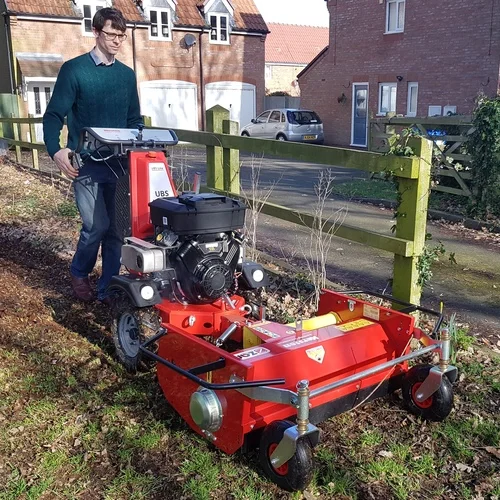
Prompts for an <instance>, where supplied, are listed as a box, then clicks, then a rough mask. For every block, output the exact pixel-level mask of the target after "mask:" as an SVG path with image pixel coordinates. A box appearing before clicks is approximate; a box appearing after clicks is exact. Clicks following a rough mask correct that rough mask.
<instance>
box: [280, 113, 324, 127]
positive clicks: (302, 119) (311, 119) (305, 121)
mask: <svg viewBox="0 0 500 500" xmlns="http://www.w3.org/2000/svg"><path fill="white" fill-rule="evenodd" d="M286 116H287V118H288V121H289V122H290V123H293V124H295V125H309V124H311V123H321V118H320V117H319V116H318V115H317V114H316V113H315V112H314V111H287V113H286Z"/></svg>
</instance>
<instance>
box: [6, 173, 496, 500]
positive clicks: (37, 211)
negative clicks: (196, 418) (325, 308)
mask: <svg viewBox="0 0 500 500" xmlns="http://www.w3.org/2000/svg"><path fill="white" fill-rule="evenodd" d="M18 184H19V183H18ZM30 189H34V190H35V186H34V185H33V184H32V185H30ZM46 191H47V186H45V185H44V186H43V189H40V193H41V196H42V197H41V198H37V200H39V201H35V200H34V199H32V200H30V199H27V201H26V203H23V200H22V199H21V198H16V199H14V202H13V200H12V199H9V198H7V199H4V200H3V204H2V198H1V197H2V194H1V193H0V214H2V217H3V216H4V215H5V214H6V212H5V211H3V210H2V208H4V207H5V206H6V204H7V205H8V204H9V203H10V205H12V203H13V206H14V208H16V207H17V208H16V210H18V212H17V213H18V215H17V216H16V217H18V218H17V219H16V221H17V222H16V223H19V226H20V227H22V225H23V224H27V225H26V226H25V227H28V228H29V227H31V226H29V224H32V223H33V217H42V218H43V217H46V218H47V220H46V222H45V227H52V225H55V222H57V223H60V222H61V220H62V221H63V222H64V223H65V224H67V227H69V228H70V231H71V232H72V233H74V234H76V231H75V228H76V227H77V221H76V220H74V219H72V210H74V208H72V207H71V206H70V205H66V204H65V199H64V197H63V196H62V195H61V197H59V198H54V197H47V199H46V200H45V201H44V198H43V196H45V194H44V193H45V192H46ZM54 207H60V208H59V209H57V210H59V214H58V215H57V217H60V218H59V219H54V217H53V215H52V214H54V212H53V211H51V210H56V209H55V208H54ZM33 214H34V215H33ZM28 215H29V216H28ZM9 217H10V216H9ZM24 217H26V218H24ZM43 220H45V219H43ZM23 221H25V222H23ZM26 221H27V222H26ZM37 225H38V223H37ZM23 234H24V235H26V236H29V234H30V233H29V232H26V233H23ZM55 236H57V235H55ZM22 241H24V240H23V239H22V238H21V239H14V240H13V241H9V240H7V239H3V240H2V241H1V242H0V243H1V245H2V247H1V248H7V249H9V248H10V249H12V250H14V249H15V250H16V251H17V250H18V249H19V248H20V245H21V243H22ZM9 245H10V247H9ZM30 248H35V250H36V252H38V247H35V246H33V247H30ZM36 252H35V253H34V254H33V255H28V256H27V257H25V258H24V260H23V256H24V255H27V254H26V252H24V253H23V252H22V251H17V252H11V255H14V254H15V257H16V258H13V257H12V258H11V260H9V261H6V262H7V264H8V265H6V266H4V267H2V272H1V273H0V304H8V306H7V307H4V308H1V307H0V313H1V314H0V482H1V484H2V486H1V487H0V500H19V499H29V500H35V499H44V498H66V499H71V500H72V499H75V498H100V499H110V500H115V499H116V500H119V499H120V500H121V499H138V500H139V499H140V500H156V499H160V498H161V499H166V500H174V499H175V500H176V499H179V498H184V499H186V500H191V499H193V500H203V499H207V500H212V499H219V498H221V499H224V498H226V499H236V500H271V499H272V500H274V499H277V500H302V499H303V498H308V499H310V498H317V499H318V500H327V499H328V500H329V499H332V498H339V499H342V500H344V499H353V500H354V499H363V498H377V499H379V498H380V499H384V500H385V499H388V500H389V499H408V500H424V499H429V498H436V499H438V498H447V497H449V498H475V497H478V498H479V495H482V496H483V497H484V498H485V499H486V498H488V499H489V498H493V497H494V496H495V495H497V496H499V495H500V461H499V460H498V459H496V458H495V457H494V456H493V455H492V454H491V453H489V452H488V451H487V450H486V448H488V447H493V448H494V449H498V448H500V426H499V418H498V407H499V406H500V361H498V360H497V358H496V357H495V356H494V355H493V353H492V352H488V353H487V354H485V353H483V352H482V351H480V350H478V346H477V345H475V344H474V343H473V339H472V337H470V336H469V335H467V332H466V330H464V329H463V330H457V332H456V335H455V345H456V347H457V356H458V359H457V364H458V367H459V374H460V375H461V379H459V381H458V382H457V384H456V385H455V391H456V400H455V401H456V404H455V408H454V410H453V412H452V414H451V415H450V416H449V417H448V419H447V420H446V421H444V422H439V423H424V422H422V421H420V420H418V419H416V418H415V417H413V416H411V415H409V414H408V413H407V412H406V411H405V410H404V409H403V407H402V405H401V402H400V401H399V395H398V394H396V395H395V396H393V397H390V398H385V399H380V400H377V401H374V402H372V403H370V404H368V405H364V406H362V407H360V408H359V409H357V410H356V411H351V412H346V413H342V414H340V415H338V416H336V417H334V418H331V419H329V420H327V421H325V422H322V423H320V424H318V425H319V427H320V428H321V431H322V439H321V441H320V444H319V445H318V447H317V448H316V449H315V452H314V454H315V459H316V466H315V476H314V479H313V482H312V483H311V485H310V486H309V487H308V489H307V492H306V493H305V494H302V493H294V494H288V493H285V492H283V491H281V490H279V489H278V488H277V487H275V486H274V485H273V484H272V483H270V482H269V481H268V480H267V479H265V478H264V477H263V475H262V472H261V469H260V466H259V465H258V460H257V456H256V453H255V452H250V453H248V454H244V453H240V452H238V453H236V454H235V455H231V456H228V455H225V454H224V453H222V452H220V451H218V450H217V449H215V447H214V446H213V445H212V444H210V443H208V442H207V441H205V440H203V439H201V438H200V437H198V435H197V434H195V433H194V432H193V431H191V430H190V429H189V428H188V426H187V424H186V423H185V422H184V421H183V420H182V419H181V418H180V417H179V416H178V415H177V414H176V413H175V412H174V411H173V409H172V408H171V407H170V406H169V404H168V402H166V401H165V398H164V397H163V395H162V393H161V390H160V389H159V388H158V384H157V381H156V380H155V376H154V374H153V373H146V374H141V375H138V376H131V375H129V374H127V373H126V372H125V370H124V369H123V367H121V366H120V365H119V364H118V363H117V362H116V361H115V360H114V357H113V352H112V347H111V345H112V342H111V341H110V338H109V332H108V331H107V329H106V325H107V324H108V323H109V317H107V316H106V313H104V312H102V311H101V310H100V309H99V308H98V307H96V306H93V305H89V306H87V305H85V306H82V305H78V304H75V303H74V302H73V301H72V300H71V299H69V298H68V297H67V289H66V288H64V287H66V281H64V280H65V279H66V274H65V273H66V268H65V266H67V264H68V262H67V261H64V260H60V259H59V258H55V257H54V258H53V259H52V260H51V259H50V255H49V260H48V262H43V264H44V265H47V266H48V267H49V268H50V272H48V274H47V276H46V277H45V278H44V271H43V268H42V267H41V266H37V267H36V269H33V268H32V267H30V266H31V265H32V261H33V260H35V257H34V256H36V255H38V254H37V253H36ZM7 253H8V252H7ZM44 255H45V254H44ZM29 259H32V260H29ZM25 261H29V262H28V264H29V265H28V264H26V265H25V264H24V262H25ZM1 262H2V263H3V262H4V261H1ZM63 268H64V269H63ZM61 269H62V270H61ZM58 273H61V274H63V275H64V280H61V278H60V275H59V274H58ZM58 280H59V281H60V282H61V283H64V284H63V285H57V283H58ZM58 286H59V288H58ZM292 319H293V318H292ZM224 418H229V417H228V416H227V415H226V414H225V417H224ZM457 465H462V466H463V467H462V469H463V470H462V469H457ZM464 467H465V469H464ZM467 467H470V469H471V470H470V471H468V469H467Z"/></svg>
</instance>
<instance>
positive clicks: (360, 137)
mask: <svg viewBox="0 0 500 500" xmlns="http://www.w3.org/2000/svg"><path fill="white" fill-rule="evenodd" d="M352 95H353V98H352V137H351V145H352V146H361V147H366V137H367V130H368V84H367V83H355V84H353V88H352Z"/></svg>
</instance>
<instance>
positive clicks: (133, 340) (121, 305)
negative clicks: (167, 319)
mask: <svg viewBox="0 0 500 500" xmlns="http://www.w3.org/2000/svg"><path fill="white" fill-rule="evenodd" d="M112 316H113V320H112V323H111V333H112V334H113V342H114V344H115V350H116V356H117V358H118V360H119V361H120V363H121V364H122V365H123V366H124V367H125V368H126V369H127V371H129V372H131V373H136V372H138V371H142V372H144V371H149V370H151V369H152V368H153V367H154V365H155V361H153V360H151V359H150V358H148V357H146V356H143V355H142V353H141V352H140V351H139V345H140V344H142V343H144V342H145V340H146V339H147V338H148V337H151V336H153V335H154V334H155V333H156V332H157V331H158V329H159V328H160V317H159V314H158V311H157V310H156V309H155V308H154V307H144V308H138V307H135V306H134V305H133V304H132V303H131V302H130V299H129V298H128V297H127V296H126V295H125V294H120V295H119V296H118V297H117V298H116V301H115V304H114V306H113V309H112Z"/></svg>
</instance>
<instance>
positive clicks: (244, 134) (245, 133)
mask: <svg viewBox="0 0 500 500" xmlns="http://www.w3.org/2000/svg"><path fill="white" fill-rule="evenodd" d="M241 137H250V134H249V133H248V132H242V133H241Z"/></svg>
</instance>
